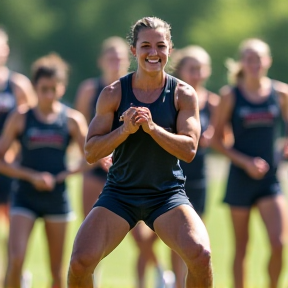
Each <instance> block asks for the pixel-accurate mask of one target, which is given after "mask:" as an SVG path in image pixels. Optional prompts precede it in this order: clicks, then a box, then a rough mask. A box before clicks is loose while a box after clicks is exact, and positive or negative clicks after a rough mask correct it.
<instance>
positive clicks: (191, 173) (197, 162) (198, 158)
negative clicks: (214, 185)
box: [180, 92, 210, 182]
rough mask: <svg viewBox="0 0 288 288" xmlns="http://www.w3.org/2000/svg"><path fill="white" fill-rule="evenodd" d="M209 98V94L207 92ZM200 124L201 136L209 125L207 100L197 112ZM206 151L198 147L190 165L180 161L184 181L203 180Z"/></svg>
mask: <svg viewBox="0 0 288 288" xmlns="http://www.w3.org/2000/svg"><path fill="white" fill-rule="evenodd" d="M208 96H209V92H208ZM199 116H200V124H201V134H203V133H204V132H205V131H206V130H207V128H208V126H209V123H210V110H209V103H208V98H207V101H206V103H205V106H204V107H203V108H202V109H201V110H200V111H199ZM206 151H207V149H206V148H203V147H201V146H198V149H197V153H196V155H195V157H194V159H193V161H192V162H191V163H187V162H185V161H181V162H180V165H181V167H182V169H183V171H184V174H185V176H186V181H187V182H189V181H194V180H202V179H205V154H206Z"/></svg>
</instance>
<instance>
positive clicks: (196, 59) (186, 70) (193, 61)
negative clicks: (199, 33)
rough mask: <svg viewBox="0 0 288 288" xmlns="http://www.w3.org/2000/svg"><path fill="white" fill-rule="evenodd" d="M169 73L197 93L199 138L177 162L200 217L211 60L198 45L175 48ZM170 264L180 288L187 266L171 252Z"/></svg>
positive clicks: (213, 98)
mask: <svg viewBox="0 0 288 288" xmlns="http://www.w3.org/2000/svg"><path fill="white" fill-rule="evenodd" d="M171 61H172V64H171V66H172V69H174V72H173V75H174V76H175V77H176V78H178V79H180V80H183V81H184V82H186V83H188V84H189V85H191V86H192V87H193V88H194V89H195V91H196V92H197V95H198V103H199V112H200V123H201V137H200V140H199V145H198V150H197V153H196V156H195V158H194V159H193V161H192V162H191V163H187V162H184V161H181V162H180V165H181V168H182V169H183V171H184V174H185V176H186V183H185V189H186V194H187V196H188V197H189V200H190V202H191V203H192V205H193V207H194V209H195V211H196V212H197V213H198V215H199V216H200V217H201V218H203V215H204V211H205V203H206V192H207V179H206V165H205V158H206V154H207V151H208V150H207V148H208V147H209V145H210V140H211V138H212V135H213V133H214V118H215V116H214V115H215V108H216V106H217V105H218V103H219V100H220V99H219V96H218V95H217V94H215V93H213V92H211V91H209V90H207V89H206V88H205V83H206V81H207V80H208V78H209V77H210V75H211V59H210V56H209V54H208V53H207V51H206V50H204V49H203V48H202V47H200V46H196V45H190V46H186V47H184V48H182V49H179V50H175V51H174V53H173V54H172V56H171ZM171 259H172V267H173V271H174V273H175V276H176V286H175V288H184V283H185V276H186V273H187V268H186V267H185V264H184V262H183V260H182V259H181V258H180V257H179V256H178V254H176V253H175V252H174V251H171Z"/></svg>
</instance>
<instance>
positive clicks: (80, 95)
mask: <svg viewBox="0 0 288 288" xmlns="http://www.w3.org/2000/svg"><path fill="white" fill-rule="evenodd" d="M95 88H96V87H95V80H94V79H87V80H85V81H84V82H82V83H81V84H80V86H79V88H78V91H77V94H76V100H75V105H74V107H75V109H76V110H78V111H79V112H81V113H82V114H83V115H84V117H85V118H86V121H87V123H89V122H90V121H91V110H92V109H91V108H92V107H91V102H92V98H93V96H94V95H95V93H96V91H95ZM94 108H95V107H94Z"/></svg>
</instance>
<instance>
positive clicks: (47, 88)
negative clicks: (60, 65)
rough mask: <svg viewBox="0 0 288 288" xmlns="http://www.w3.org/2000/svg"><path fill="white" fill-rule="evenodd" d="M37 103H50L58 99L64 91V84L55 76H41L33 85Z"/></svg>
mask: <svg viewBox="0 0 288 288" xmlns="http://www.w3.org/2000/svg"><path fill="white" fill-rule="evenodd" d="M34 89H35V92H36V94H37V96H38V100H39V103H41V104H44V105H47V106H49V105H51V104H52V103H53V102H54V101H58V100H59V99H60V98H61V97H62V96H63V95H64V93H65V85H64V84H63V83H62V82H59V80H58V79H56V78H55V77H51V78H50V77H41V78H39V79H38V81H37V83H36V84H35V85H34Z"/></svg>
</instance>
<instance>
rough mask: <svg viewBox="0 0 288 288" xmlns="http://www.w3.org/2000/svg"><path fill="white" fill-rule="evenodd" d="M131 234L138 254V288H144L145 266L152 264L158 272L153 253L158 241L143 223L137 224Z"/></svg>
mask: <svg viewBox="0 0 288 288" xmlns="http://www.w3.org/2000/svg"><path fill="white" fill-rule="evenodd" d="M131 234H132V236H133V238H134V240H135V242H136V244H137V246H138V249H139V254H138V259H137V275H138V288H144V287H145V277H144V276H145V271H146V268H147V265H149V264H150V263H151V264H153V265H154V266H155V267H156V269H158V270H160V265H159V262H158V259H157V257H156V255H155V253H154V251H153V245H154V243H155V241H156V240H157V239H158V237H157V235H156V234H155V233H154V232H153V231H152V230H151V229H150V228H149V227H148V226H147V225H146V224H145V223H144V222H142V221H141V222H139V223H138V224H137V225H136V226H135V227H134V228H133V229H132V230H131Z"/></svg>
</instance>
